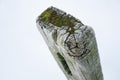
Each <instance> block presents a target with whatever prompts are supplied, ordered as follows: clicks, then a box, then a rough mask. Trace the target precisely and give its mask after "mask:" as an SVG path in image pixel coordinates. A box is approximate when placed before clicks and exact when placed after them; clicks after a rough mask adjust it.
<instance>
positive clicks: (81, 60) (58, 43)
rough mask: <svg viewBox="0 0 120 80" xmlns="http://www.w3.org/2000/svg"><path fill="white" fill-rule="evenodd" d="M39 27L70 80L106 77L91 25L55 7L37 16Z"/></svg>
mask: <svg viewBox="0 0 120 80" xmlns="http://www.w3.org/2000/svg"><path fill="white" fill-rule="evenodd" d="M37 27H38V29H39V31H40V32H41V34H42V36H43V37H44V39H45V42H46V43H47V45H48V47H49V49H50V51H51V53H52V55H53V56H54V58H55V60H56V61H57V63H58V65H59V67H60V68H61V69H62V71H63V72H64V74H65V75H66V77H67V79H68V80H103V74H102V70H101V65H100V58H99V54H98V48H97V44H96V39H95V34H94V31H93V29H92V28H91V27H89V26H86V25H84V24H83V23H82V22H81V21H79V20H78V19H76V18H74V17H73V16H71V15H68V14H66V13H65V12H63V11H61V10H59V9H57V8H54V7H50V8H48V9H47V10H45V11H44V12H43V13H42V14H41V15H40V16H39V17H38V19H37Z"/></svg>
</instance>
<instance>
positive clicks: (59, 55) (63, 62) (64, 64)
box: [57, 53, 72, 75]
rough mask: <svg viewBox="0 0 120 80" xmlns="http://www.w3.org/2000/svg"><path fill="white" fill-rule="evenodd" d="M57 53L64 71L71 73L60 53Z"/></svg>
mask: <svg viewBox="0 0 120 80" xmlns="http://www.w3.org/2000/svg"><path fill="white" fill-rule="evenodd" d="M57 55H58V58H59V59H60V62H61V63H62V65H63V67H64V69H65V71H66V72H67V73H68V74H69V75H72V73H71V71H70V69H69V67H68V65H67V63H66V61H65V59H64V57H63V56H62V55H61V54H60V53H57Z"/></svg>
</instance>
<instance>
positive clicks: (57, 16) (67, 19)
mask: <svg viewBox="0 0 120 80" xmlns="http://www.w3.org/2000/svg"><path fill="white" fill-rule="evenodd" d="M37 21H38V22H44V23H51V24H53V25H55V26H58V27H61V26H69V27H73V26H74V25H75V23H81V21H79V20H78V19H76V18H75V17H73V16H71V15H69V14H66V13H65V12H63V11H61V10H59V9H57V8H55V7H49V8H48V9H46V10H45V11H44V12H43V13H42V14H41V15H40V16H39V17H38V19H37ZM81 24H82V23H81Z"/></svg>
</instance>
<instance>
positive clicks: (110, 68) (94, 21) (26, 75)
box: [0, 0, 120, 80]
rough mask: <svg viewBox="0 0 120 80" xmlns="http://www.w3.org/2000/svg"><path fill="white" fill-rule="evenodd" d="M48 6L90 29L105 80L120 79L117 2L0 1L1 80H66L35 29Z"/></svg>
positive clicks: (119, 5)
mask: <svg viewBox="0 0 120 80" xmlns="http://www.w3.org/2000/svg"><path fill="white" fill-rule="evenodd" d="M50 6H54V7H57V8H59V9H62V10H63V11H65V12H67V13H70V14H71V15H73V16H75V17H76V18H78V19H80V20H81V21H82V22H83V23H84V24H86V25H89V26H92V27H93V29H94V30H95V33H96V38H97V43H98V49H99V54H100V58H101V65H102V70H103V74H104V80H120V0H0V80H67V79H66V77H65V76H64V74H63V73H62V71H61V70H60V68H59V67H58V65H57V63H56V61H55V60H54V58H53V56H52V55H51V53H50V51H49V50H48V48H47V45H46V43H45V41H44V40H43V38H42V36H41V34H40V33H39V31H38V29H37V27H36V18H37V16H38V15H39V14H40V13H41V12H42V11H44V10H45V9H46V8H48V7H50Z"/></svg>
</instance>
